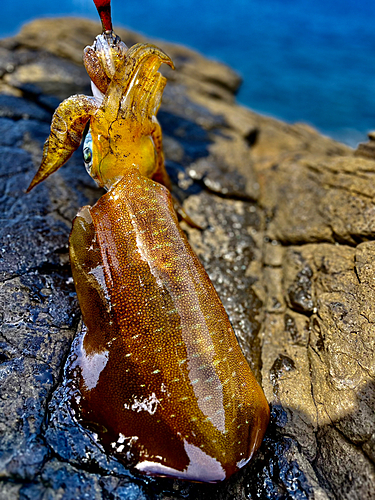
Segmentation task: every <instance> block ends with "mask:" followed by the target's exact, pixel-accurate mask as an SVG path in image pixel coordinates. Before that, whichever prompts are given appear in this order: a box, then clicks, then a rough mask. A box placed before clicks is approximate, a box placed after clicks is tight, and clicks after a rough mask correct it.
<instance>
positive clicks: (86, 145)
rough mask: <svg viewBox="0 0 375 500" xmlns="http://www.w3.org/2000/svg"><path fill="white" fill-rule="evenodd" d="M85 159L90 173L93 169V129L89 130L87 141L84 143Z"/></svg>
mask: <svg viewBox="0 0 375 500" xmlns="http://www.w3.org/2000/svg"><path fill="white" fill-rule="evenodd" d="M83 161H84V162H85V167H86V170H87V172H88V174H89V175H91V174H90V172H91V169H92V137H91V131H90V130H89V131H88V132H87V135H86V137H85V141H84V143H83Z"/></svg>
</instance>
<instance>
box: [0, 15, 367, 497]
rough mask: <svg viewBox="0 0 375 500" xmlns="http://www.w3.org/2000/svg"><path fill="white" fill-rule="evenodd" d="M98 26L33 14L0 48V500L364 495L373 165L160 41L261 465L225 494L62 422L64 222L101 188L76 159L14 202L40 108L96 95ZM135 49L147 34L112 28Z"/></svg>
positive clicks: (202, 244) (193, 204) (175, 159)
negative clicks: (144, 464)
mask: <svg viewBox="0 0 375 500" xmlns="http://www.w3.org/2000/svg"><path fill="white" fill-rule="evenodd" d="M98 31H99V25H98V24H95V23H92V22H89V21H85V20H76V19H70V20H44V21H36V22H34V23H32V24H30V25H27V26H26V27H25V28H24V29H23V31H22V32H21V33H20V34H19V35H17V36H16V37H14V38H11V39H7V40H2V41H1V42H0V92H1V94H0V152H1V156H0V175H1V180H2V182H1V201H2V205H1V206H2V215H1V222H2V223H1V225H0V235H1V245H0V250H1V259H0V274H1V287H0V303H1V305H0V311H1V317H0V319H1V333H0V363H1V364H0V499H4V500H18V499H20V500H36V499H51V500H55V499H59V500H60V499H63V500H71V499H75V500H81V499H82V500H83V499H85V498H90V500H91V499H98V500H102V499H103V500H104V499H111V500H124V499H128V500H130V499H131V500H133V499H134V500H135V499H138V500H140V499H145V500H146V499H155V500H156V499H164V500H167V499H170V498H191V499H203V500H204V499H211V498H217V499H223V500H224V499H245V498H247V499H256V498H274V499H287V498H292V499H313V498H316V499H320V500H323V499H354V498H361V499H371V498H374V497H375V494H374V491H375V467H374V462H375V397H374V391H375V368H374V367H375V328H374V323H375V306H374V304H375V300H374V298H375V263H374V260H375V242H374V238H375V204H374V195H375V193H374V189H375V188H374V185H375V184H374V182H373V181H374V176H375V163H374V161H373V160H372V159H371V155H369V154H367V153H366V154H361V151H359V152H358V150H357V152H356V154H354V153H353V151H352V150H351V149H349V148H348V147H346V146H344V145H342V144H339V143H336V142H334V141H332V140H331V139H329V138H326V137H323V136H321V135H319V134H318V133H317V132H316V131H315V130H313V129H311V128H310V127H308V126H306V125H303V124H295V125H288V124H285V123H282V122H279V121H276V120H273V119H271V118H265V117H262V116H260V115H257V114H255V113H253V112H252V111H250V110H247V109H245V108H243V107H240V106H238V105H237V104H236V103H235V97H234V95H235V91H236V89H237V88H238V86H239V83H240V81H239V78H238V76H237V75H236V74H235V73H234V72H233V71H232V70H230V69H229V68H227V67H225V66H223V65H221V64H219V63H216V62H212V61H208V60H207V59H205V58H204V57H202V56H200V55H198V54H196V53H195V52H193V51H190V50H188V49H185V48H183V47H178V46H174V45H171V44H167V43H164V42H163V43H160V45H161V46H162V48H164V49H165V50H166V51H167V53H169V55H170V56H171V57H172V59H173V60H174V62H175V64H176V71H175V72H171V71H169V70H168V69H167V70H166V72H165V73H166V75H167V76H168V79H169V83H168V85H167V87H166V91H165V96H164V99H163V105H162V108H161V110H160V114H159V118H160V122H161V124H162V127H163V130H164V136H165V141H164V142H165V154H166V158H167V167H168V170H169V172H170V175H171V177H172V179H173V181H174V183H175V194H176V196H178V197H179V198H180V200H181V201H182V202H183V204H184V208H185V209H186V211H187V212H188V213H189V215H190V216H191V217H192V218H193V219H194V220H195V221H196V222H198V223H199V224H201V225H202V226H203V227H205V229H204V230H203V231H198V230H197V229H193V228H190V227H188V226H186V225H184V229H185V231H186V232H187V234H188V237H189V240H190V242H191V244H192V245H193V247H194V248H195V250H196V252H197V254H198V256H199V257H200V259H201V260H202V262H203V264H204V266H205V268H206V270H207V272H208V273H209V275H210V277H211V279H212V281H213V283H214V285H215V287H216V289H217V291H218V293H219V295H220V296H221V298H222V300H223V303H224V306H225V308H226V310H227V311H228V314H229V316H230V318H231V321H232V323H233V326H234V328H235V330H236V333H237V335H238V339H239V342H240V344H241V347H242V349H243V351H244V353H245V355H246V357H247V359H248V361H249V363H250V365H251V366H252V368H253V370H254V372H255V373H256V375H257V377H258V379H259V381H260V382H261V383H262V386H263V388H264V390H265V394H266V397H267V399H268V401H269V402H270V405H271V411H272V419H271V423H270V426H269V429H268V431H267V434H266V438H265V440H264V442H263V444H262V446H261V448H260V450H259V452H258V454H257V456H256V458H255V460H254V461H253V462H252V463H251V464H250V465H249V466H247V467H245V468H244V469H242V470H241V471H240V472H239V473H238V474H237V475H236V476H235V477H232V478H231V479H230V480H229V481H228V482H225V483H224V484H220V485H209V484H208V485H204V484H203V485H202V484H201V485H200V484H190V483H184V482H180V481H172V480H167V479H150V478H144V477H142V476H140V475H133V474H132V473H130V472H129V471H128V470H127V469H126V468H125V467H124V466H123V465H121V464H119V463H118V462H117V461H116V460H115V459H114V458H111V457H107V456H106V455H105V454H104V453H103V451H102V449H101V448H100V446H99V445H98V444H97V443H95V441H93V440H92V437H91V436H90V435H89V434H87V433H86V432H84V431H83V430H82V429H80V428H79V427H78V426H77V425H76V424H75V423H74V421H73V419H72V416H71V414H70V412H69V409H68V407H67V405H66V401H65V399H64V386H63V368H64V363H65V360H66V358H67V356H68V354H69V351H70V346H71V342H72V341H73V338H74V336H75V333H76V331H77V329H78V328H79V320H80V313H79V308H78V305H77V302H76V296H75V291H74V286H73V283H72V279H71V273H70V266H69V260H68V247H67V243H68V237H69V231H70V227H71V221H72V219H73V217H74V216H75V214H76V212H77V210H78V209H79V208H80V207H81V206H82V205H85V204H93V203H95V201H96V200H97V199H98V197H99V196H100V195H101V191H100V190H98V189H97V188H96V187H95V186H94V184H93V182H92V181H91V179H90V178H89V177H88V176H87V174H86V172H85V169H84V168H83V165H82V160H81V156H80V152H78V153H77V154H76V155H75V156H73V158H72V159H71V160H70V161H69V163H68V165H66V166H65V167H64V168H63V169H61V170H60V171H59V172H57V173H56V174H54V175H53V176H52V177H51V178H49V179H48V180H47V181H46V182H45V183H43V184H42V185H40V186H38V187H37V188H36V189H35V190H34V191H33V192H32V193H30V194H29V195H25V193H24V191H25V189H26V187H27V186H28V184H29V182H30V180H31V178H32V176H33V174H34V172H35V171H36V168H37V166H38V163H39V162H40V158H41V149H42V145H43V141H44V140H45V138H46V137H47V135H48V133H49V123H50V118H51V114H52V112H53V110H54V109H55V107H56V106H57V105H58V103H59V101H60V100H61V99H62V98H65V97H67V96H69V95H71V94H72V93H77V92H78V93H89V81H88V77H87V76H86V74H85V70H84V68H83V65H82V64H81V57H82V49H83V47H84V46H85V45H87V44H91V43H92V41H93V39H94V37H95V36H96V35H97V34H98ZM118 34H119V35H120V36H121V37H122V39H123V40H124V41H125V42H126V43H127V44H128V45H131V44H132V43H135V42H136V41H143V38H142V37H141V36H138V35H135V34H134V33H131V32H128V31H125V30H118Z"/></svg>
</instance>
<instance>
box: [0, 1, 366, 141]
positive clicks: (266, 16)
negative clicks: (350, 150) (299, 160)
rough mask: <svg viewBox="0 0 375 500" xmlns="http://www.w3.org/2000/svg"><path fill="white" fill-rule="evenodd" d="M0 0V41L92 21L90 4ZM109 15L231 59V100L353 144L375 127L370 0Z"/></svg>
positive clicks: (116, 7)
mask: <svg viewBox="0 0 375 500" xmlns="http://www.w3.org/2000/svg"><path fill="white" fill-rule="evenodd" d="M2 3H3V5H2V8H1V10H2V16H1V18H0V36H1V37H3V36H9V35H12V34H15V33H16V32H17V31H18V30H19V28H20V27H21V25H22V24H23V23H25V22H27V21H29V20H31V19H33V18H35V17H42V16H45V17H46V16H61V15H77V16H85V17H89V18H92V19H96V20H98V16H97V13H96V10H95V6H94V4H93V2H92V0H59V1H58V2H55V1H51V0H32V1H30V0H19V1H15V2H8V1H3V2H2ZM112 15H113V19H114V24H115V25H122V26H125V27H129V28H131V29H134V30H137V31H140V32H142V33H144V34H146V35H150V36H153V37H158V38H164V39H167V40H170V41H173V42H179V43H182V44H185V45H188V46H190V47H192V48H195V49H197V50H199V51H201V52H202V53H204V54H205V55H207V56H210V57H213V58H215V59H218V60H221V61H223V62H226V63H228V64H229V65H230V66H232V67H233V68H235V69H236V70H237V71H238V72H239V73H240V74H241V76H242V78H243V85H242V88H241V90H240V92H239V94H238V100H239V101H240V102H241V103H243V104H244V105H246V106H248V107H250V108H252V109H254V110H256V111H259V112H261V113H265V114H267V115H271V116H274V117H277V118H281V119H283V120H286V121H288V122H295V121H304V122H307V123H309V124H311V125H313V126H315V127H317V128H318V129H319V130H320V131H322V132H323V133H325V134H327V135H330V136H332V137H334V138H336V139H339V140H341V141H344V142H346V143H348V144H350V145H352V146H355V145H356V144H357V143H358V142H360V141H362V140H365V139H366V133H367V132H368V131H370V130H373V129H375V30H374V25H375V2H374V1H373V0H263V1H260V0H257V1H256V0H230V1H229V2H227V1H223V0H180V1H178V2H176V1H172V0H158V1H157V2H156V1H154V0H153V1H151V0H142V1H136V0H112ZM98 27H99V24H98Z"/></svg>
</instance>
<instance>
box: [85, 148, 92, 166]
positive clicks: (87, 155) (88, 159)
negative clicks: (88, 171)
mask: <svg viewBox="0 0 375 500" xmlns="http://www.w3.org/2000/svg"><path fill="white" fill-rule="evenodd" d="M91 159H92V153H91V149H90V148H85V149H84V150H83V160H84V162H85V163H91Z"/></svg>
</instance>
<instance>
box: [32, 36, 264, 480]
mask: <svg viewBox="0 0 375 500" xmlns="http://www.w3.org/2000/svg"><path fill="white" fill-rule="evenodd" d="M84 61H85V66H86V68H87V71H88V73H89V75H90V77H91V80H92V82H93V90H94V97H86V96H81V95H79V96H73V97H71V98H69V99H67V100H66V101H64V102H63V103H62V104H61V105H60V106H59V108H58V109H57V110H56V112H55V115H54V117H53V120H52V126H51V134H50V137H49V139H48V140H47V142H46V145H45V148H44V154H43V162H42V165H41V167H40V169H39V171H38V172H37V174H36V176H35V178H34V180H33V181H32V183H31V186H30V188H29V189H31V187H33V186H35V185H36V184H38V183H39V182H41V181H42V180H44V179H45V178H46V177H48V175H50V174H51V173H52V172H54V171H55V170H57V169H58V168H59V167H60V166H61V165H62V164H63V163H65V161H66V160H67V159H68V158H69V156H70V155H71V154H72V152H73V151H74V150H75V149H76V148H77V147H78V145H79V143H80V141H81V138H82V134H83V131H84V128H85V126H86V124H87V123H88V122H90V131H91V138H92V139H91V141H92V143H90V139H89V138H87V139H86V142H85V147H84V155H85V161H86V163H87V168H88V171H89V173H90V174H91V176H92V177H93V178H94V179H95V181H96V182H97V183H98V185H100V186H104V187H105V188H106V189H107V193H106V194H105V195H104V196H102V197H101V198H100V199H99V201H98V202H97V203H96V204H95V205H94V206H93V207H90V206H86V207H84V208H82V209H81V210H80V212H79V213H78V215H77V216H76V218H75V219H74V222H73V229H72V232H71V236H70V259H71V266H72V272H73V278H74V283H75V286H76V291H77V295H78V300H79V304H80V307H81V311H82V316H83V322H84V327H83V331H82V334H81V336H80V337H79V340H78V341H76V342H75V352H74V353H73V354H72V355H71V357H70V358H71V362H70V363H71V365H70V367H69V370H68V372H69V373H70V374H71V376H72V377H74V385H75V387H76V388H77V394H78V396H77V397H76V400H77V401H78V403H77V402H76V401H75V400H74V401H73V402H72V405H73V407H75V410H76V415H77V419H78V421H79V422H80V423H81V424H82V425H84V426H86V427H89V428H91V429H93V430H94V431H95V432H96V433H97V434H98V437H99V439H100V441H101V442H102V444H103V446H104V448H105V449H106V450H107V452H108V453H111V454H114V455H115V456H116V457H117V458H118V459H119V460H121V461H123V462H125V463H126V464H128V465H130V466H132V467H135V468H136V469H138V470H139V471H142V472H143V473H145V474H149V475H162V476H171V477H178V478H183V479H189V480H194V481H210V482H216V481H221V480H223V479H225V478H227V477H229V476H230V475H231V474H233V473H234V472H235V471H236V470H238V469H239V468H241V467H243V466H244V465H245V464H246V463H247V462H248V461H249V460H250V459H251V457H252V456H253V455H254V453H255V451H256V450H257V448H258V447H259V445H260V443H261V441H262V438H263V435H264V432H265V429H266V427H267V424H268V420H269V408H268V404H267V402H266V400H265V397H264V394H263V392H262V389H261V388H260V386H259V385H258V383H257V381H256V380H255V378H254V375H253V373H252V372H251V370H250V368H249V366H248V364H247V362H246V360H245V358H244V356H243V354H242V352H241V350H240V347H239V345H238V343H237V340H236V338H235V335H234V332H233V329H232V327H231V325H230V322H229V320H228V317H227V314H226V313H225V310H224V307H223V305H222V303H221V302H220V299H219V298H218V295H217V293H216V292H215V290H214V288H213V285H212V284H211V282H210V280H209V278H208V276H207V274H206V272H205V271H204V269H203V267H202V265H201V264H200V262H199V260H198V258H197V257H196V255H195V254H194V252H193V251H192V249H191V247H190V245H189V243H188V241H187V239H186V237H185V234H184V233H183V231H182V230H181V229H180V226H179V223H178V220H177V217H176V213H175V210H174V208H173V203H172V199H171V195H170V193H169V190H168V189H167V187H169V179H168V176H167V174H166V171H165V168H164V160H163V154H162V145H161V129H160V126H159V124H158V122H157V120H156V113H157V110H158V108H159V105H160V100H161V95H162V91H163V88H164V85H165V78H164V77H163V76H162V75H161V74H160V73H159V72H158V69H159V67H160V65H161V63H166V64H169V65H170V66H172V62H171V60H170V59H169V57H168V56H167V55H166V54H165V53H164V52H162V51H161V50H159V49H158V48H156V47H154V46H152V45H149V44H137V45H135V46H133V47H131V48H130V49H127V47H126V46H125V45H124V44H123V42H121V41H120V40H119V38H118V37H116V36H115V35H114V33H113V32H112V31H106V32H103V34H102V35H99V36H98V37H97V39H96V41H95V44H94V46H93V47H87V48H86V49H85V56H84ZM88 137H90V136H88ZM166 186H167V187H166Z"/></svg>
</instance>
